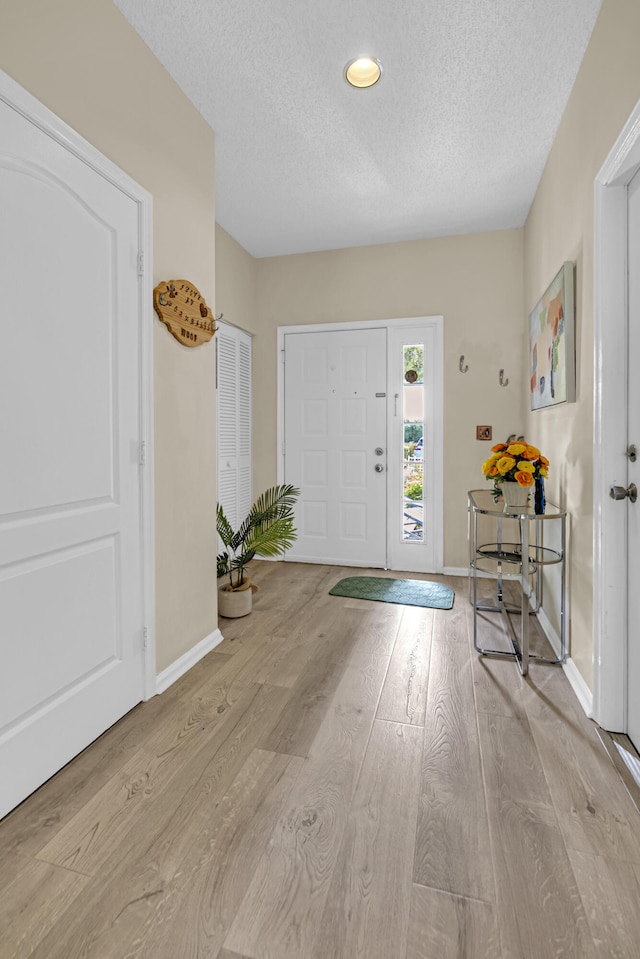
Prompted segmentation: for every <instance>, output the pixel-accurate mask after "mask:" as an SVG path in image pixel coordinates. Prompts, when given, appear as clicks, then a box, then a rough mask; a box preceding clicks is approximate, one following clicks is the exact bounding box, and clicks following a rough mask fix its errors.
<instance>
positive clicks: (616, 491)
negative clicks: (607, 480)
mask: <svg viewBox="0 0 640 959" xmlns="http://www.w3.org/2000/svg"><path fill="white" fill-rule="evenodd" d="M609 496H610V497H611V499H626V498H627V497H629V499H630V500H631V502H632V503H635V501H636V500H637V498H638V487H637V486H636V484H635V483H630V484H629V486H628V487H627V488H626V489H625V488H624V486H612V487H611V489H610V490H609Z"/></svg>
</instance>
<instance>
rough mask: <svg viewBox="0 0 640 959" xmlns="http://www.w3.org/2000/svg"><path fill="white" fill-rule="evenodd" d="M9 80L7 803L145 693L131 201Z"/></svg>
mask: <svg viewBox="0 0 640 959" xmlns="http://www.w3.org/2000/svg"><path fill="white" fill-rule="evenodd" d="M5 79H6V78H5ZM0 80H2V76H0ZM14 86H15V85H14ZM2 90H3V87H2V85H0V130H1V131H2V133H1V140H0V210H1V214H0V278H1V282H0V288H1V289H2V294H1V300H2V316H3V322H2V345H1V347H0V409H2V418H1V420H0V448H1V450H2V455H1V457H0V610H1V630H2V643H1V649H2V667H1V669H0V770H1V771H2V774H1V775H0V815H3V814H4V813H6V812H7V811H8V810H9V809H11V808H12V807H13V806H14V805H16V804H17V803H18V802H20V801H21V800H22V799H23V798H24V797H25V796H27V795H28V794H29V793H30V792H32V791H33V790H34V789H35V788H36V787H37V786H38V785H40V784H41V783H42V782H44V781H45V780H46V779H47V778H48V777H49V776H51V775H52V774H53V773H54V772H56V771H57V770H58V769H59V768H60V767H61V766H63V765H64V764H65V763H66V762H68V761H69V760H70V759H71V758H72V757H73V756H74V755H76V754H77V753H78V752H79V751H80V750H82V749H83V748H84V747H85V746H86V745H88V743H90V742H91V741H92V740H93V739H95V738H96V737H97V736H98V735H99V734H100V733H102V732H103V731H104V730H105V729H106V728H107V727H108V726H110V725H111V724H112V723H113V722H115V721H116V720H117V719H118V718H119V717H120V716H122V715H123V714H124V713H125V712H126V711H127V710H129V709H130V708H131V707H132V706H133V705H135V703H137V702H139V701H140V700H141V699H142V698H143V693H144V669H143V666H144V663H143V608H144V605H143V588H142V578H143V571H142V560H143V555H142V532H141V530H142V520H141V493H140V477H139V465H138V463H139V442H140V416H141V412H140V410H141V388H140V372H139V370H140V366H139V364H140V345H139V344H140V341H141V332H140V331H141V325H140V315H141V314H140V309H141V308H140V305H139V282H140V280H139V277H138V275H137V266H136V263H137V256H138V250H139V249H140V246H139V224H138V216H139V207H138V203H137V202H136V201H135V200H134V199H132V197H131V196H129V195H127V194H126V193H125V192H124V191H123V190H121V189H119V188H118V187H116V186H114V185H113V183H112V182H110V181H109V179H107V178H106V176H103V175H102V174H101V173H100V172H98V170H97V169H96V167H95V163H96V159H95V158H96V156H98V155H97V154H96V151H92V155H91V156H92V162H91V165H89V163H88V162H85V160H84V159H83V158H81V156H80V155H78V151H77V148H76V147H77V142H79V141H80V138H75V140H74V142H73V143H71V142H69V141H68V139H67V137H66V135H65V134H64V130H66V128H64V127H63V125H62V124H60V128H62V129H63V133H62V135H59V134H56V132H55V128H54V127H55V124H54V121H55V118H52V119H51V122H49V120H47V121H46V122H45V121H42V116H43V115H48V116H49V117H52V115H50V114H48V111H45V110H44V108H40V111H39V113H38V116H37V120H36V118H32V119H29V118H27V117H26V116H25V115H24V112H22V111H19V110H18V109H15V108H14V107H13V106H12V105H10V103H8V102H5V101H4V100H3V99H2ZM25 96H26V95H25ZM29 99H31V98H29ZM70 133H72V131H70ZM89 149H90V148H89ZM105 163H108V161H105Z"/></svg>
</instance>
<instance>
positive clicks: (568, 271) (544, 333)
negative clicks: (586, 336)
mask: <svg viewBox="0 0 640 959" xmlns="http://www.w3.org/2000/svg"><path fill="white" fill-rule="evenodd" d="M573 285H574V284H573V263H569V262H567V263H565V264H564V265H563V267H562V269H561V270H560V272H559V273H558V274H557V276H555V277H554V278H553V281H552V282H551V284H550V286H549V288H548V289H547V291H546V292H545V293H544V295H543V296H542V298H541V299H540V300H538V302H537V303H536V305H535V306H534V308H533V310H532V311H531V313H530V314H529V364H530V371H531V386H530V391H531V409H532V410H541V409H544V408H545V407H547V406H556V405H557V404H558V403H572V402H573V401H574V400H575V398H576V354H575V341H574V330H575V308H574V295H573Z"/></svg>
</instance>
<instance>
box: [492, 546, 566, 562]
mask: <svg viewBox="0 0 640 959" xmlns="http://www.w3.org/2000/svg"><path fill="white" fill-rule="evenodd" d="M477 556H478V558H482V559H493V560H499V561H500V562H501V563H513V564H516V565H518V566H520V564H521V563H522V560H523V556H522V546H521V545H520V543H483V545H482V546H478V549H477ZM560 562H562V553H561V552H559V551H558V550H556V549H550V548H549V547H548V546H538V545H536V544H535V543H532V544H531V545H530V546H529V564H530V565H531V566H532V567H535V566H551V565H553V563H560Z"/></svg>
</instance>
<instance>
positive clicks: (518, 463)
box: [482, 440, 549, 492]
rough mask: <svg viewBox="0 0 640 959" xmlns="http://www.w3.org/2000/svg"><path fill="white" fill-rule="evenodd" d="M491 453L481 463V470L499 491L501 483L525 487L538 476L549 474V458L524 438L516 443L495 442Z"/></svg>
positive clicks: (532, 483)
mask: <svg viewBox="0 0 640 959" xmlns="http://www.w3.org/2000/svg"><path fill="white" fill-rule="evenodd" d="M491 453H492V455H491V456H490V457H489V459H487V460H485V461H484V463H483V464H482V472H483V473H484V475H485V476H486V477H487V479H488V480H492V481H493V483H494V486H495V488H496V491H497V492H499V490H500V484H501V483H517V484H518V486H521V487H523V488H525V489H526V488H527V487H530V486H533V485H534V484H535V481H536V478H537V477H538V476H542V477H547V476H548V475H549V472H548V471H549V460H548V459H546V458H545V457H544V456H543V455H542V453H541V452H540V450H539V449H536V447H535V446H530V445H529V444H528V443H525V442H524V440H520V441H518V442H517V443H497V444H496V446H492V447H491Z"/></svg>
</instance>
